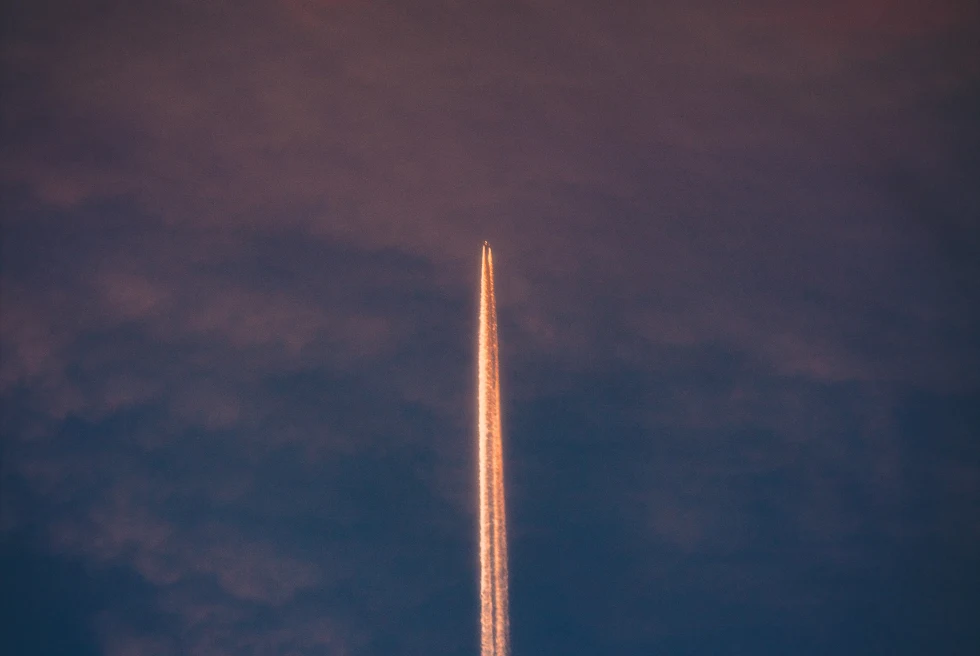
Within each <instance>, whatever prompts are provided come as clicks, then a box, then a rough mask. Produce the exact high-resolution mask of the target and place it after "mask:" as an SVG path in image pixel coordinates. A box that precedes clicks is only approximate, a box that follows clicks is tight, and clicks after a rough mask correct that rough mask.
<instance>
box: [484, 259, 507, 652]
mask: <svg viewBox="0 0 980 656" xmlns="http://www.w3.org/2000/svg"><path fill="white" fill-rule="evenodd" d="M478 357H479V359H480V362H479V391H478V394H479V408H478V411H479V418H478V424H479V426H478V427H479V441H480V444H479V452H480V629H481V634H480V639H481V642H480V645H481V656H508V654H509V653H510V618H509V616H508V610H507V516H506V513H505V512H504V456H503V447H502V445H501V442H500V379H499V366H498V355H497V303H496V300H495V299H494V295H493V256H492V254H491V253H490V245H489V244H487V242H483V261H482V264H481V282H480V345H479V356H478Z"/></svg>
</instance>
